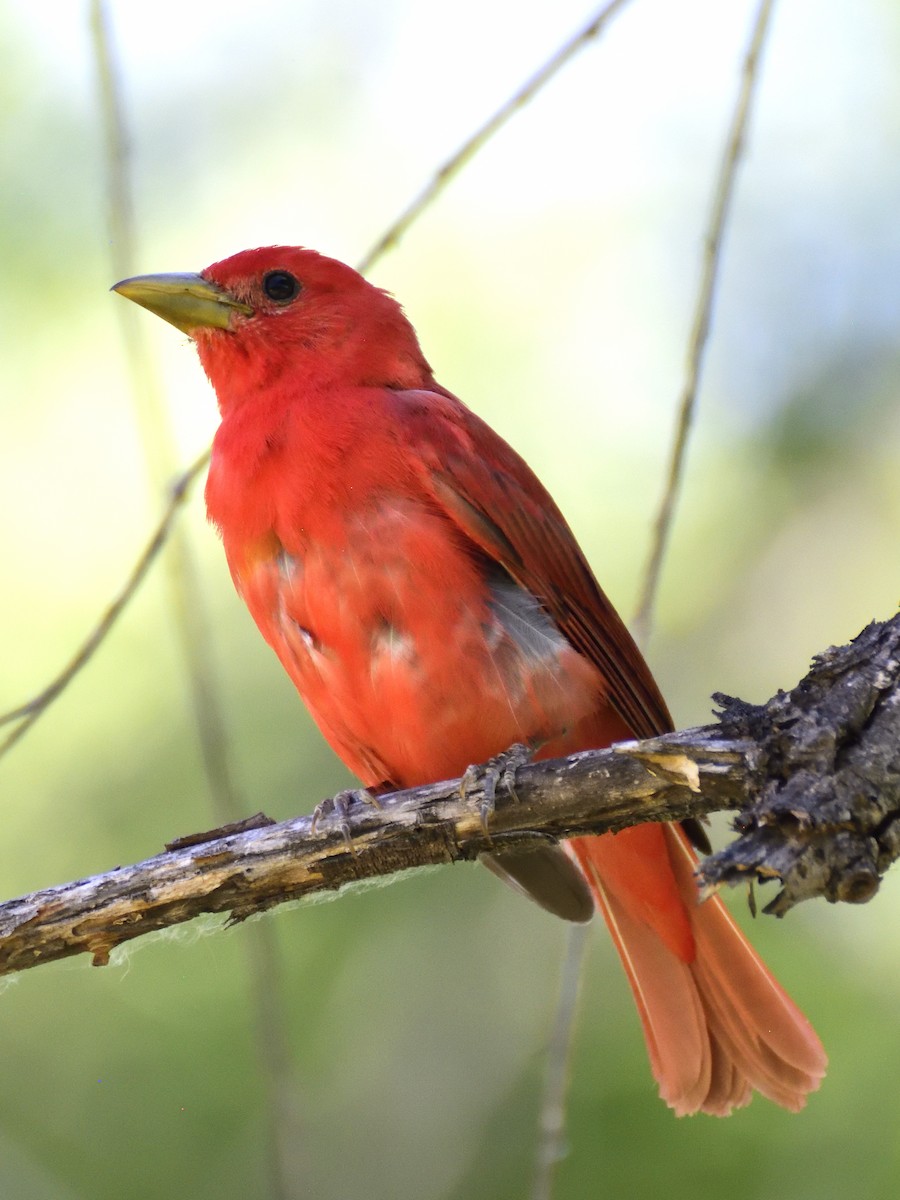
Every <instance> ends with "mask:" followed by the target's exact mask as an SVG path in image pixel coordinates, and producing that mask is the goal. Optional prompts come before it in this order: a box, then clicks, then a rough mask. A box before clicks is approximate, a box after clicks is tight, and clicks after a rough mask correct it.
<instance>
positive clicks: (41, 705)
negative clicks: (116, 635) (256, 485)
mask: <svg viewBox="0 0 900 1200" xmlns="http://www.w3.org/2000/svg"><path fill="white" fill-rule="evenodd" d="M208 461H209V453H208V452H207V453H204V454H201V455H200V457H199V458H198V459H197V460H196V462H194V463H192V464H191V466H190V467H188V469H187V470H186V471H185V472H184V474H182V475H180V476H179V477H178V479H177V480H176V481H175V483H174V484H173V485H172V488H171V489H170V493H169V501H168V503H167V505H166V508H165V511H164V512H163V515H162V517H161V518H160V521H159V524H158V525H157V526H156V529H155V530H154V531H153V534H152V536H151V537H150V540H149V541H148V542H147V544H146V546H145V547H144V549H143V550H142V551H141V553H140V555H139V556H138V559H137V562H136V563H135V564H134V566H133V567H132V568H131V571H130V572H129V574H128V578H127V579H126V580H125V583H124V584H123V585H122V588H121V589H120V591H119V592H118V593H117V594H116V596H115V597H114V598H113V600H112V601H111V602H110V604H109V605H108V606H107V608H106V609H105V610H104V612H103V614H102V615H101V617H100V620H99V621H98V622H97V624H96V625H95V626H94V628H93V629H92V630H91V632H90V633H89V634H88V636H87V637H86V638H85V640H84V641H83V642H82V644H81V645H80V646H79V647H78V649H77V650H76V652H75V654H74V655H73V656H72V658H71V659H70V660H69V661H68V663H66V665H65V667H63V669H62V670H61V671H60V673H59V674H58V675H57V676H56V678H55V679H52V680H51V681H50V682H49V683H48V684H47V686H46V687H45V688H43V689H42V690H41V691H40V692H38V694H37V695H36V696H33V697H32V698H31V699H30V700H28V701H27V702H26V703H25V704H20V705H19V706H18V707H17V708H13V709H10V710H9V712H5V713H2V714H0V725H10V724H15V725H16V727H15V729H13V730H12V731H11V732H10V733H8V734H7V735H6V737H5V738H4V739H3V741H2V742H0V755H2V754H5V753H6V751H7V750H9V749H11V747H12V746H14V745H15V744H16V742H17V741H18V740H19V739H20V738H21V737H23V736H24V734H25V733H27V731H28V730H29V729H30V728H31V726H32V725H33V724H34V723H35V721H36V720H37V719H38V718H39V717H40V716H41V715H42V714H43V713H45V712H46V711H47V709H48V708H49V706H50V705H51V704H52V703H53V701H54V700H55V699H56V698H57V696H59V694H60V693H61V692H62V691H63V690H64V689H65V688H66V687H68V685H69V684H70V683H71V682H72V680H73V679H74V677H75V676H76V675H77V674H78V672H79V671H80V670H81V669H82V668H83V667H84V666H86V665H87V663H88V662H89V661H90V660H91V658H93V656H94V654H95V653H96V651H97V650H98V649H99V648H100V646H101V644H102V643H103V641H104V640H105V638H106V636H107V634H108V633H109V632H110V630H111V629H112V627H113V626H114V625H115V623H116V621H117V620H118V619H119V617H120V616H121V615H122V612H123V611H124V609H125V608H126V607H127V605H128V603H129V601H130V600H131V598H132V596H133V595H134V593H135V592H136V591H137V590H138V588H139V587H140V585H141V583H142V582H143V581H144V577H145V576H146V574H147V572H148V570H149V569H150V567H151V566H152V564H153V562H154V561H155V559H156V557H157V555H158V554H159V552H160V551H161V550H162V548H163V546H164V545H165V544H166V542H167V541H168V538H169V534H170V532H171V529H172V524H173V522H174V520H175V518H176V516H177V514H178V512H179V510H180V509H181V507H182V506H183V505H184V503H185V501H186V500H187V498H188V496H189V495H190V490H191V486H192V485H193V483H194V480H195V479H196V478H197V476H198V475H199V474H200V472H201V471H202V470H203V469H204V468H205V467H206V464H207V462H208ZM16 723H17V724H16Z"/></svg>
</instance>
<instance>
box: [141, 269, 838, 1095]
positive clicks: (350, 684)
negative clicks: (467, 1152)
mask: <svg viewBox="0 0 900 1200" xmlns="http://www.w3.org/2000/svg"><path fill="white" fill-rule="evenodd" d="M153 278H154V277H147V278H146V279H144V280H133V281H126V284H124V285H121V290H122V291H123V293H124V294H125V295H130V296H131V298H133V299H136V300H137V301H138V302H139V303H143V304H145V305H146V306H147V307H150V308H152V309H153V311H156V312H157V313H159V315H161V316H164V317H166V319H168V320H171V321H172V322H173V323H174V324H176V325H178V326H179V327H180V328H182V329H185V330H187V331H188V332H190V334H191V336H192V337H193V338H194V339H195V341H196V345H197V349H198V352H199V355H200V359H201V362H202V363H203V367H204V369H205V371H206V373H207V375H208V376H209V379H210V381H211V382H212V384H213V387H214V388H215V390H216V393H217V396H218V399H219V407H220V410H221V414H222V423H221V426H220V428H219V430H218V432H217V434H216V438H215V441H214V444H213V454H212V464H211V467H210V473H209V480H208V483H207V490H206V498H207V506H208V510H209V515H210V518H211V519H212V521H213V522H214V523H215V524H216V526H217V527H218V529H219V531H220V533H221V535H222V540H223V543H224V546H225V552H226V554H227V557H228V562H229V565H230V568H231V573H232V576H233V578H234V581H235V584H236V586H237V588H238V591H239V592H240V594H241V595H242V596H243V598H244V600H245V601H246V603H247V606H248V608H249V609H250V612H251V613H252V615H253V617H254V620H255V621H256V623H257V625H258V626H259V628H260V630H261V632H262V634H263V636H264V637H265V638H266V640H267V641H268V642H269V643H270V645H271V646H272V647H273V649H274V650H275V652H276V654H277V655H278V657H279V658H280V660H281V662H282V664H283V665H284V667H285V669H286V670H287V672H288V674H289V675H290V677H291V679H292V680H293V682H294V683H295V685H296V686H297V689H298V691H299V692H300V694H301V696H302V697H303V699H304V701H305V702H306V704H307V705H308V706H309V708H310V711H311V712H312V714H313V716H314V717H315V719H316V721H317V723H318V725H319V727H320V729H321V730H322V732H323V734H324V735H325V737H326V738H327V739H328V741H329V742H330V744H331V745H332V747H333V748H334V750H335V751H336V753H337V754H338V755H339V756H340V757H341V759H343V761H344V762H345V763H346V764H347V766H348V767H350V769H351V770H352V771H354V773H355V774H357V775H358V776H359V778H360V779H361V780H362V782H363V783H364V784H365V785H366V786H369V787H374V788H384V787H410V786H414V785H416V784H420V783H425V782H429V781H432V780H438V779H447V778H452V777H454V776H457V775H460V774H462V772H463V771H464V770H465V768H466V767H467V766H468V765H469V764H470V763H473V762H482V761H484V760H486V759H488V758H490V757H492V756H494V755H496V754H498V753H499V752H501V751H503V750H505V749H506V748H507V747H508V746H510V745H511V744H512V743H514V742H525V743H527V744H529V745H531V746H533V747H535V748H536V750H537V754H538V756H540V757H552V756H556V755H561V754H566V753H569V752H571V751H574V750H579V749H585V748H589V747H597V746H604V745H608V744H610V743H611V742H613V741H616V740H621V739H623V738H628V737H632V736H633V737H644V736H650V735H653V734H656V733H660V732H663V731H665V730H667V729H669V728H671V721H670V718H669V714H668V711H667V709H666V706H665V702H664V701H663V699H662V697H661V695H660V693H659V690H658V688H657V686H656V684H655V682H654V680H653V678H652V676H651V674H650V672H649V670H648V668H647V666H646V664H645V663H644V660H643V658H642V657H641V655H640V653H639V651H638V649H637V647H636V646H635V644H634V642H633V641H632V639H631V637H630V635H629V634H628V631H627V630H626V628H625V626H624V624H623V623H622V621H621V620H620V618H619V617H618V615H617V614H616V612H615V610H614V609H613V608H612V606H611V605H610V603H609V601H608V600H607V599H606V597H605V596H604V594H603V592H602V591H601V590H600V588H599V586H598V585H597V583H596V581H595V579H594V577H593V575H592V573H591V570H590V568H589V566H588V564H587V562H586V561H585V558H584V556H583V554H582V552H581V550H580V548H579V546H578V544H577V542H576V541H575V538H574V536H573V534H572V532H571V530H570V529H569V527H568V525H567V524H566V522H565V520H564V518H563V517H562V515H561V513H560V512H559V510H558V509H557V507H556V505H555V504H554V502H553V500H552V499H551V497H550V496H549V494H548V493H547V492H546V490H545V489H544V488H543V486H542V485H541V484H540V482H539V481H538V479H537V478H536V477H535V475H534V474H533V473H532V471H531V470H530V468H529V467H528V466H527V465H526V464H525V463H524V462H523V460H522V459H521V458H520V457H519V456H518V455H517V454H516V453H515V452H514V451H513V450H512V449H511V448H510V447H509V446H508V445H507V444H506V443H505V442H504V441H503V440H502V439H501V438H500V437H499V436H498V435H497V434H496V433H494V432H493V430H491V429H490V428H489V427H488V426H487V425H486V424H485V423H484V422H483V421H481V420H480V419H479V418H478V417H477V416H475V415H474V414H473V413H472V412H470V411H469V410H468V409H467V408H466V407H465V406H464V405H463V404H462V403H461V402H460V401H459V400H458V399H456V397H454V396H453V395H451V393H449V392H447V391H446V390H445V389H444V388H442V387H441V386H440V385H439V384H438V383H437V382H436V381H435V379H434V376H433V375H432V372H431V369H430V367H429V366H428V364H427V362H426V361H425V359H424V357H423V355H422V352H421V350H420V348H419V344H418V341H417V339H416V335H415V332H414V330H413V328H412V326H411V325H410V324H409V322H408V321H407V319H406V317H405V316H404V315H403V313H402V310H401V309H400V307H399V305H397V304H396V302H395V301H394V300H393V299H392V298H391V297H389V296H388V295H386V294H385V293H384V292H381V291H379V290H378V289H377V288H375V287H373V286H372V285H371V284H369V283H368V282H367V281H366V280H364V279H363V278H362V277H361V276H360V275H359V274H357V272H355V271H353V270H352V269H351V268H350V267H347V266H345V265H343V264H341V263H338V262H335V261H334V260H332V259H328V258H324V257H322V256H320V255H318V254H315V253H314V252H312V251H310V250H305V249H298V248H286V247H270V248H266V249H261V250H252V251H245V252H244V253H241V254H237V255H235V256H234V257H232V258H229V259H226V260H224V261H222V262H219V263H216V264H214V265H213V266H211V267H209V268H208V269H207V270H206V271H204V272H202V275H201V277H200V278H199V279H197V280H195V282H194V283H193V284H192V285H191V286H192V287H193V292H191V290H190V288H189V287H187V285H185V288H186V289H187V291H189V292H190V294H191V295H192V296H195V298H196V306H195V308H194V309H191V310H190V311H187V310H186V309H185V308H184V307H183V306H182V308H178V309H177V311H176V309H175V308H174V307H173V306H172V305H171V302H170V301H169V300H167V299H166V295H168V293H166V295H163V297H162V298H160V296H161V292H163V293H165V291H166V289H165V288H161V287H157V288H156V289H155V290H154V292H153V296H152V302H151V299H148V298H147V294H146V287H147V284H148V282H149V280H152V279H153ZM159 278H161V279H167V278H170V279H171V278H175V277H159ZM187 278H190V277H187ZM141 285H144V288H145V294H141ZM129 289H130V290H129ZM207 293H208V294H207ZM181 299H182V301H184V295H183V293H182V295H181ZM167 305H169V307H167ZM209 306H213V307H209ZM186 312H187V315H185V313H186ZM576 863H577V868H576V866H575V864H576ZM490 865H492V866H493V868H494V869H495V870H497V871H498V873H500V874H503V875H506V876H508V877H509V878H510V879H511V881H512V882H514V883H516V884H517V885H518V886H519V887H521V888H523V889H524V890H526V891H528V892H530V893H532V894H533V895H534V897H535V898H536V899H537V900H538V902H539V903H541V904H543V905H544V907H546V908H549V909H550V910H551V911H554V912H556V913H558V914H559V915H562V916H566V917H570V918H572V919H584V918H585V917H586V916H587V915H589V911H590V909H591V908H592V902H591V901H590V900H589V899H588V892H587V890H586V888H585V881H586V883H587V887H588V888H589V889H590V894H591V896H593V898H594V901H596V904H597V906H598V907H599V908H600V910H601V911H602V913H603V915H604V916H605V918H606V920H607V923H608V924H609V927H610V930H611V932H612V935H613V938H614V940H615V942H616V945H617V947H618V949H619V952H620V954H621V956H622V960H623V963H624V965H625V969H626V972H627V973H628V977H629V980H630V982H631V986H632V989H633V991H634V995H635V1000H636V1003H637V1006H638V1010H639V1012H640V1015H641V1020H642V1022H643V1026H644V1032H645V1036H646V1039H647V1044H648V1049H649V1053H650V1061H651V1066H652V1068H653V1072H654V1074H655V1076H656V1078H657V1081H658V1082H659V1085H660V1092H661V1095H662V1096H663V1098H664V1099H665V1100H666V1101H667V1103H668V1104H670V1105H671V1107H672V1108H674V1109H675V1111H676V1112H678V1113H690V1112H695V1111H698V1110H702V1111H705V1112H710V1113H715V1114H720V1115H721V1114H725V1113H727V1112H729V1111H730V1110H731V1109H732V1108H733V1107H735V1106H739V1105H742V1104H746V1103H747V1102H748V1101H749V1099H750V1095H751V1091H752V1089H754V1088H756V1089H757V1090H759V1091H760V1092H762V1093H763V1094H764V1095H767V1096H768V1097H769V1098H770V1099H772V1100H774V1101H776V1102H777V1103H779V1104H782V1105H784V1106H785V1107H787V1108H791V1109H799V1108H800V1107H802V1105H803V1104H804V1102H805V1098H806V1094H807V1093H808V1092H810V1091H811V1090H813V1089H815V1088H816V1087H817V1086H818V1084H819V1081H820V1079H821V1077H822V1075H823V1074H824V1070H825V1063H826V1060H825V1055H824V1052H823V1050H822V1048H821V1045H820V1044H819V1041H818V1039H817V1038H816V1036H815V1034H814V1032H813V1031H812V1029H811V1027H810V1026H809V1024H808V1022H807V1021H806V1019H805V1017H803V1015H802V1014H801V1013H800V1012H799V1010H798V1009H797V1008H796V1007H795V1006H794V1005H793V1003H792V1002H791V1000H790V999H789V998H788V997H787V996H786V994H785V993H784V992H783V991H782V989H781V988H780V987H779V985H778V984H777V983H776V982H775V980H774V979H773V978H772V976H771V975H770V974H769V972H768V971H767V970H766V968H765V966H764V965H763V964H762V962H761V961H760V960H759V958H758V957H757V956H756V955H755V954H754V952H753V950H752V949H751V948H750V946H749V945H748V943H747V942H746V941H745V939H744V937H743V935H742V934H741V933H740V932H739V930H738V929H737V927H736V925H735V924H734V922H733V921H732V919H731V917H730V916H729V915H728V913H727V911H726V910H725V908H724V906H723V905H722V903H721V901H720V900H719V899H718V898H713V899H711V900H708V901H706V902H705V903H704V904H699V903H698V898H697V889H696V886H695V883H694V879H693V874H692V870H693V865H694V857H693V852H692V851H691V850H690V848H689V845H688V841H687V838H686V836H685V835H684V833H683V831H682V830H681V829H679V828H678V827H675V826H647V825H645V826H641V827H639V828H636V829H631V830H626V831H624V832H622V833H619V834H615V835H606V836H604V837H597V838H581V839H578V840H575V841H573V842H572V843H571V844H570V845H569V846H567V847H566V851H565V853H563V852H561V851H559V850H547V851H540V852H538V853H537V854H532V855H518V856H513V857H510V856H508V855H507V856H501V857H500V858H499V859H495V860H494V861H493V862H492V864H490Z"/></svg>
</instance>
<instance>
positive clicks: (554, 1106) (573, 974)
mask: <svg viewBox="0 0 900 1200" xmlns="http://www.w3.org/2000/svg"><path fill="white" fill-rule="evenodd" d="M589 944H590V942H589V939H588V926H587V925H572V926H571V928H570V929H569V931H568V937H567V938H566V958H565V962H564V963H563V969H562V972H561V973H560V979H559V997H558V1000H557V1004H556V1013H555V1015H554V1021H553V1033H552V1034H551V1037H550V1043H549V1045H548V1046H547V1062H546V1064H545V1068H544V1069H545V1073H546V1074H545V1079H544V1088H543V1092H542V1094H541V1111H540V1124H539V1126H538V1143H537V1153H536V1154H535V1164H534V1181H533V1183H532V1185H531V1198H532V1200H552V1196H553V1184H554V1180H555V1178H556V1168H557V1165H558V1164H559V1162H560V1161H561V1159H562V1158H563V1157H564V1156H565V1144H566V1112H567V1107H566V1106H567V1103H568V1091H569V1080H570V1078H571V1073H572V1071H571V1068H572V1048H573V1046H574V1044H575V1039H574V1036H573V1034H574V1030H575V1025H576V1018H577V1016H578V999H579V996H580V994H581V979H582V976H583V975H584V961H585V958H586V956H587V949H588V946H589Z"/></svg>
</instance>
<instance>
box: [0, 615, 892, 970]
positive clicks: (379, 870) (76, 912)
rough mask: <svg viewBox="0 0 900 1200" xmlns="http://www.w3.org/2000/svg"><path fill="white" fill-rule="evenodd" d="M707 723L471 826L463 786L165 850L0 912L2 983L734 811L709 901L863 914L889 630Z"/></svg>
mask: <svg viewBox="0 0 900 1200" xmlns="http://www.w3.org/2000/svg"><path fill="white" fill-rule="evenodd" d="M716 700H717V702H718V703H719V704H720V705H721V706H722V709H723V711H722V712H721V713H720V714H719V720H718V723H716V724H713V725H708V726H704V727H702V728H699V729H688V730H685V731H682V732H679V733H672V734H667V735H665V736H663V737H658V738H652V739H648V740H647V741H643V742H626V743H622V744H620V745H618V746H615V747H612V748H610V749H608V750H597V751H587V752H583V753H581V754H574V755H572V756H571V757H569V758H566V759H559V760H555V761H552V762H540V763H532V764H530V765H528V766H526V767H524V768H522V770H521V771H520V773H519V776H518V778H517V782H516V796H515V797H513V796H510V795H505V794H501V795H499V796H498V797H497V801H496V809H495V811H494V813H493V814H492V816H491V818H490V821H489V828H487V829H486V828H485V826H484V824H483V822H482V818H481V810H480V805H481V802H482V801H483V793H482V791H481V790H480V786H479V785H477V784H476V785H475V786H474V787H473V788H471V789H470V791H469V794H468V795H467V796H465V797H463V796H462V795H461V794H460V788H459V781H451V782H449V783H439V784H433V785H429V786H427V787H421V788H414V789H410V790H408V791H404V792H397V793H394V794H393V795H391V796H386V797H384V798H382V800H381V801H379V805H378V806H377V807H376V806H375V805H372V804H365V803H357V804H353V805H350V806H349V808H347V810H346V811H345V812H342V808H343V806H342V805H341V804H340V803H339V804H338V805H336V806H332V807H333V812H332V814H331V815H329V816H327V817H322V818H320V819H319V820H318V822H316V821H315V820H314V819H312V818H310V817H296V818H294V819H293V820H290V821H284V822H281V823H280V824H275V823H273V822H269V820H268V818H265V817H261V816H260V817H259V818H257V819H251V820H250V821H249V822H247V823H245V827H244V828H243V829H242V830H240V831H234V830H231V831H223V830H216V831H213V832H212V833H211V834H208V835H196V836H195V837H194V838H191V839H183V840H181V841H179V842H176V843H173V844H172V846H173V848H172V849H170V850H168V851H167V852H166V853H164V854H160V855H157V856H156V857H155V858H151V859H148V860H146V861H145V862H142V863H137V864H136V865H134V866H130V867H119V868H116V869H115V870H113V871H110V872H108V873H106V874H104V875H98V876H94V877H93V878H91V879H86V880H81V881H79V882H77V883H71V884H64V885H62V886H60V887H55V888H49V889H47V890H45V891H40V892H36V893H34V894H32V895H30V896H24V897H22V898H21V899H18V900H11V901H9V902H8V903H6V904H3V905H0V974H8V973H11V972H15V971H19V970H23V969H24V968H26V967H33V966H37V965H38V964H40V963H44V962H51V961H53V960H55V959H59V958H66V957H69V956H70V955H73V954H78V953H82V952H88V953H90V954H91V955H92V956H93V961H94V964H95V965H97V966H102V965H104V964H105V963H107V962H108V961H109V956H110V952H111V951H112V950H113V949H114V948H115V947H116V946H118V945H120V944H121V943H123V942H126V941H129V940H131V939H132V938H135V937H139V936H141V935H143V934H145V933H150V932H152V931H153V930H157V929H164V928H167V927H169V926H171V925H176V924H179V923H180V922H183V921H188V920H191V919H192V918H193V917H196V916H199V915H200V914H201V913H218V912H227V913H229V914H230V921H231V922H232V923H233V922H237V921H242V920H244V919H245V918H247V917H249V916H251V915H253V914H254V913H258V912H264V911H265V910H266V909H268V908H272V907H273V906H275V905H277V904H281V903H284V902H285V901H288V900H298V899H300V898H302V897H304V896H309V895H312V894H315V893H319V892H324V891H333V890H336V889H338V888H341V887H344V886H345V885H350V884H355V883H359V882H360V881H361V880H366V879H372V878H375V877H378V876H387V875H391V874H393V873H395V872H397V871H402V870H407V869H409V868H412V867H418V866H426V865H429V864H438V863H440V864H443V863H449V862H458V861H471V860H473V859H476V858H477V857H478V856H479V855H480V854H483V853H485V852H486V851H496V850H498V849H500V848H502V849H504V850H512V849H517V850H521V849H528V848H529V847H537V846H539V845H543V844H546V843H547V842H552V841H556V840H559V839H561V838H567V837H571V836H573V835H579V834H586V833H603V832H606V831H610V830H620V829H623V828H625V827H626V826H629V825H635V824H640V823H641V822H643V821H673V820H674V821H677V820H683V819H685V818H687V817H695V818H696V817H703V816H705V815H707V814H709V813H712V812H717V811H721V810H723V809H730V810H738V811H739V814H740V815H739V816H738V818H737V821H736V827H737V829H738V831H739V832H740V835H741V836H740V837H739V838H738V840H737V841H736V842H734V843H733V844H732V845H730V846H729V847H727V848H726V849H725V850H723V851H720V852H719V853H718V854H714V855H712V856H711V857H710V858H708V859H707V860H706V861H705V862H704V863H703V864H702V867H701V868H700V870H699V872H698V874H699V877H700V881H701V884H702V885H703V887H704V888H705V889H707V890H711V889H713V888H716V887H718V886H719V885H721V884H724V883H729V884H733V883H736V882H739V881H741V880H743V879H747V878H756V879H759V880H762V881H766V880H769V879H772V878H778V879H780V880H781V881H782V884H783V887H782V890H781V892H780V893H779V895H778V896H777V897H776V899H775V900H774V901H773V902H772V903H771V904H770V905H769V906H768V908H767V909H766V911H767V912H773V913H775V914H777V915H779V916H782V915H784V913H785V912H787V911H788V909H790V908H791V907H792V906H793V905H794V904H796V903H798V902H799V901H800V900H806V899H810V898H812V897H813V896H825V898H826V899H828V900H830V901H836V900H844V901H848V902H850V903H860V902H863V901H866V900H869V899H871V897H872V896H873V895H874V894H875V892H876V891H877V889H878V884H879V881H880V878H881V876H882V874H883V873H884V871H885V870H886V869H887V867H888V866H889V865H890V863H891V862H893V861H894V859H895V858H897V857H898V856H900V615H898V616H896V617H894V618H893V619H892V620H891V621H887V622H882V623H875V624H873V625H870V626H869V627H868V628H867V629H865V630H864V631H863V632H862V633H861V634H860V635H859V637H857V638H856V639H855V640H854V641H853V642H852V643H850V645H849V646H844V647H841V648H839V649H834V648H832V649H831V650H828V651H826V652H825V653H824V654H822V655H820V656H818V657H817V658H816V659H815V660H814V662H813V666H812V669H811V671H810V673H809V674H808V675H807V676H806V677H805V678H804V679H803V680H802V681H801V682H800V683H799V684H798V685H797V687H796V688H794V689H793V691H792V692H790V693H784V692H779V693H778V695H776V696H775V697H773V698H772V699H771V700H770V701H769V702H768V703H767V704H765V705H761V706H755V705H750V704H746V703H744V702H743V701H741V700H735V699H732V698H729V697H724V696H717V697H716Z"/></svg>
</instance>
